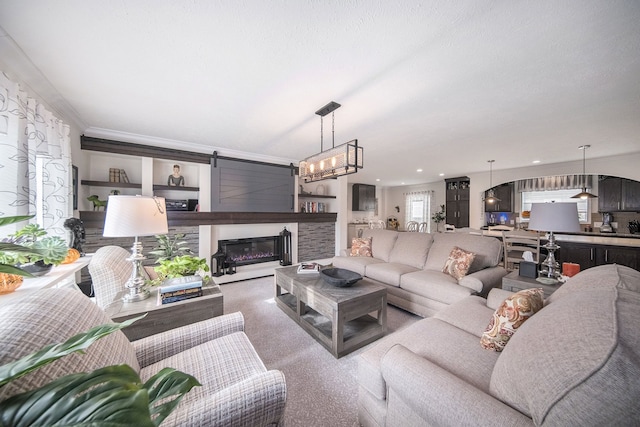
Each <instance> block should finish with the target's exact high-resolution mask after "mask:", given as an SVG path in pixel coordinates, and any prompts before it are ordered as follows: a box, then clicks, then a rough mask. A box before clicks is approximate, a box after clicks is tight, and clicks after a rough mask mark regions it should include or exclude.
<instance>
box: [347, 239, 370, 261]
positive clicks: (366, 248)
mask: <svg viewBox="0 0 640 427" xmlns="http://www.w3.org/2000/svg"><path fill="white" fill-rule="evenodd" d="M350 255H351V256H370V257H372V256H373V254H372V253H371V237H367V238H366V239H365V238H362V237H354V238H353V240H352V241H351V254H350Z"/></svg>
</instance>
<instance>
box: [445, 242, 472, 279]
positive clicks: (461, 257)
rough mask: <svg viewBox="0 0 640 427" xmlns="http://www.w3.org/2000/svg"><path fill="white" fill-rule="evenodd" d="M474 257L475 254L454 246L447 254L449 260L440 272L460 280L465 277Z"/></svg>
mask: <svg viewBox="0 0 640 427" xmlns="http://www.w3.org/2000/svg"><path fill="white" fill-rule="evenodd" d="M475 257H476V254H474V253H473V252H469V251H465V250H464V249H460V248H459V247H457V246H454V247H453V249H451V252H450V253H449V258H447V260H446V261H445V263H444V267H442V272H443V273H447V274H448V275H449V276H451V277H454V278H455V279H457V280H460V279H462V278H463V277H464V276H466V274H467V271H469V268H470V267H471V263H472V262H473V259H474V258H475Z"/></svg>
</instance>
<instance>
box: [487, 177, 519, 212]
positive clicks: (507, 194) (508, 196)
mask: <svg viewBox="0 0 640 427" xmlns="http://www.w3.org/2000/svg"><path fill="white" fill-rule="evenodd" d="M493 194H494V195H495V196H496V197H497V198H498V199H500V200H499V201H496V202H494V203H489V202H487V201H485V202H484V211H485V212H513V183H512V182H510V183H508V184H502V185H498V186H497V187H493ZM488 196H489V191H485V192H484V198H485V200H486V199H487V197H488Z"/></svg>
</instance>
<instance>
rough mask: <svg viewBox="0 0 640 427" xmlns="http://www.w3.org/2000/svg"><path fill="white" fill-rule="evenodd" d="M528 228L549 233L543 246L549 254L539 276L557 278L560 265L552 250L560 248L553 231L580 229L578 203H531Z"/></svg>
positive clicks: (572, 231) (571, 231)
mask: <svg viewBox="0 0 640 427" xmlns="http://www.w3.org/2000/svg"><path fill="white" fill-rule="evenodd" d="M529 230H536V231H544V232H548V233H549V240H548V241H547V244H546V245H544V246H543V248H546V249H547V251H548V253H549V254H548V255H547V258H546V259H545V260H544V261H543V262H542V268H541V270H540V276H542V277H547V278H549V279H557V278H558V277H560V265H559V264H558V263H557V262H556V258H555V254H554V252H555V251H556V250H558V249H560V246H558V245H557V244H556V238H555V236H554V235H553V233H554V232H556V233H558V232H564V233H577V232H579V231H580V221H579V220H578V205H577V204H576V203H532V204H531V216H530V219H529Z"/></svg>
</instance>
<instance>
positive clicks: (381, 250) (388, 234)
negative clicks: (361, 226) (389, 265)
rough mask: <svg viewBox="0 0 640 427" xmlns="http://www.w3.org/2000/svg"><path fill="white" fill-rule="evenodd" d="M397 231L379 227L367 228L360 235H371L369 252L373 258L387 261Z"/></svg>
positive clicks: (396, 236)
mask: <svg viewBox="0 0 640 427" xmlns="http://www.w3.org/2000/svg"><path fill="white" fill-rule="evenodd" d="M398 234H399V233H398V232H397V231H393V230H385V229H380V228H367V229H365V230H364V231H363V232H362V237H365V238H367V237H371V253H372V254H373V257H374V258H378V259H381V260H383V261H385V262H389V255H390V254H391V250H392V249H393V246H394V245H395V243H396V239H397V238H398Z"/></svg>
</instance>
